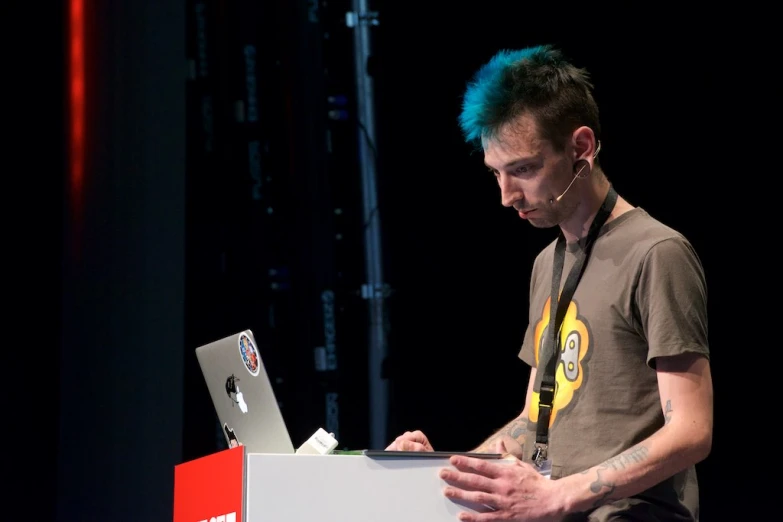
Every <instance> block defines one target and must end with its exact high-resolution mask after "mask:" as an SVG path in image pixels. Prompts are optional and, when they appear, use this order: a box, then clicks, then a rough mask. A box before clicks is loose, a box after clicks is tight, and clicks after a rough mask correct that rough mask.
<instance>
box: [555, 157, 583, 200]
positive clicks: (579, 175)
mask: <svg viewBox="0 0 783 522" xmlns="http://www.w3.org/2000/svg"><path fill="white" fill-rule="evenodd" d="M587 165H588V164H587V163H585V164H584V165H582V168H581V169H579V172H577V173H576V174H574V179H572V180H571V183H569V184H568V186H567V187H566V189H565V190H564V191H563V193H562V194H560V195H559V196H557V197H556V198H555V199H550V200H549V202H550V203H554V202H555V201H560V200H561V199H563V196H565V195H566V192H568V189H570V188H571V185H573V184H574V181H576V180H577V179H578V178H581V177H582V171H583V170H585V168H587Z"/></svg>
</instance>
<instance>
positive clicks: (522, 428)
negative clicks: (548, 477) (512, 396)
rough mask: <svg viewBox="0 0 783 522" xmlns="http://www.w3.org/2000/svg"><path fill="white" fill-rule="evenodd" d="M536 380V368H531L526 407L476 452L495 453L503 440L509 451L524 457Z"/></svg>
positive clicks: (475, 450)
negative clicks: (498, 444)
mask: <svg viewBox="0 0 783 522" xmlns="http://www.w3.org/2000/svg"><path fill="white" fill-rule="evenodd" d="M535 382H536V369H535V368H531V369H530V380H529V381H528V383H527V394H526V395H525V407H524V408H523V409H522V412H521V413H520V414H519V415H518V416H517V417H516V418H514V419H513V420H511V422H509V423H508V424H506V425H505V426H503V427H502V428H500V429H499V430H498V431H497V432H496V433H495V434H493V435H492V436H491V437H489V438H488V439H487V440H485V441H484V442H482V443H481V445H479V446H478V447H477V448H476V449H474V450H473V451H474V452H477V453H495V451H496V450H495V447H496V445H497V443H498V442H500V441H501V440H502V441H503V442H504V443H505V447H506V449H507V450H508V451H509V453H512V454H514V455H515V456H516V457H518V458H520V459H521V458H522V457H523V455H524V452H525V449H524V444H525V435H526V433H527V420H528V419H527V417H528V410H529V409H530V401H531V400H532V397H533V385H534V384H535Z"/></svg>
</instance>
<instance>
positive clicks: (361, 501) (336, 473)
mask: <svg viewBox="0 0 783 522" xmlns="http://www.w3.org/2000/svg"><path fill="white" fill-rule="evenodd" d="M449 466H450V464H449V462H448V459H447V458H444V457H427V456H425V455H424V454H422V455H421V456H416V457H391V456H389V457H385V456H384V457H377V458H376V457H368V456H365V455H339V454H338V455H275V454H261V453H246V452H245V450H244V448H243V447H239V448H234V449H229V450H225V451H221V452H218V453H216V454H214V455H209V456H206V457H203V458H201V459H197V460H194V461H191V462H186V463H183V464H180V465H178V466H176V468H175V488H174V490H175V491H174V522H204V521H206V522H310V521H312V522H399V521H401V520H404V521H406V522H416V521H422V522H441V521H442V522H454V521H456V520H458V519H457V514H458V513H459V512H460V511H472V512H484V511H486V508H484V507H483V506H475V505H469V504H459V503H456V502H454V501H452V500H450V499H447V498H446V497H445V496H444V495H443V488H444V486H445V485H446V483H445V482H444V481H443V480H442V479H440V477H439V476H438V471H439V470H440V469H442V468H444V467H449Z"/></svg>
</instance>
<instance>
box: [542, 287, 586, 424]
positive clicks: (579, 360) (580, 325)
mask: <svg viewBox="0 0 783 522" xmlns="http://www.w3.org/2000/svg"><path fill="white" fill-rule="evenodd" d="M550 301H551V298H550V299H547V300H546V303H545V304H544V309H543V310H542V311H541V319H540V320H539V321H538V323H536V328H535V332H534V336H535V343H536V344H535V357H536V368H538V372H539V373H543V371H544V368H543V367H542V366H541V364H542V363H540V362H539V351H540V350H541V346H542V345H543V344H544V336H545V335H551V334H550V333H549V329H548V328H547V327H548V326H549V305H550ZM590 348H591V346H590V333H589V331H588V327H587V324H586V323H585V322H584V321H583V320H582V318H581V317H579V313H578V309H577V305H576V303H575V302H574V301H571V303H570V304H569V305H568V310H567V311H566V315H565V318H564V319H563V325H562V327H561V328H560V353H559V359H560V360H559V361H558V364H557V371H556V372H555V399H554V405H553V408H552V415H551V416H550V418H549V426H550V427H551V426H552V425H553V424H554V422H555V419H557V413H558V412H559V411H562V410H564V409H565V408H566V407H568V405H570V404H571V402H572V401H573V400H574V395H575V394H576V393H577V391H578V390H579V388H581V387H582V384H583V383H584V381H585V378H586V376H585V367H584V363H585V362H586V361H587V356H588V355H589V353H590ZM543 364H546V361H544V362H543ZM538 398H539V394H538V392H536V391H534V392H533V398H532V400H531V403H530V410H529V412H530V413H529V418H530V420H531V421H533V422H537V421H538Z"/></svg>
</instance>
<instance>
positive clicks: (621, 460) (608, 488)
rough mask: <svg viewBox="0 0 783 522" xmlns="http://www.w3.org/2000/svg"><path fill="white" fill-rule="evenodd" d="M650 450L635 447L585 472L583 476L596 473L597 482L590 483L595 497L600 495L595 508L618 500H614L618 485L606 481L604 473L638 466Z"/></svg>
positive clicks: (611, 481)
mask: <svg viewBox="0 0 783 522" xmlns="http://www.w3.org/2000/svg"><path fill="white" fill-rule="evenodd" d="M648 454H649V450H648V449H647V448H646V447H644V446H634V447H633V448H631V449H629V450H627V451H624V452H623V453H620V454H619V455H617V456H614V457H612V458H610V459H607V460H605V461H604V462H602V463H601V464H599V465H598V466H596V467H594V468H590V469H588V470H585V471H583V472H582V473H583V474H585V475H586V474H588V473H591V472H595V480H594V481H593V482H591V483H590V492H591V493H593V494H594V495H599V497H598V498H597V499H596V501H595V503H594V504H593V506H594V507H598V506H600V505H602V504H604V503H606V502H611V501H613V500H617V499H616V498H612V497H611V495H612V493H614V490H615V488H616V486H617V485H616V483H615V482H614V481H613V480H608V479H605V478H604V477H603V476H602V473H603V472H605V471H606V470H615V471H618V470H623V469H626V468H627V467H629V466H631V465H632V464H638V463H640V462H642V461H643V460H645V459H646V458H647V455H648Z"/></svg>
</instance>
